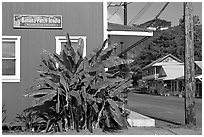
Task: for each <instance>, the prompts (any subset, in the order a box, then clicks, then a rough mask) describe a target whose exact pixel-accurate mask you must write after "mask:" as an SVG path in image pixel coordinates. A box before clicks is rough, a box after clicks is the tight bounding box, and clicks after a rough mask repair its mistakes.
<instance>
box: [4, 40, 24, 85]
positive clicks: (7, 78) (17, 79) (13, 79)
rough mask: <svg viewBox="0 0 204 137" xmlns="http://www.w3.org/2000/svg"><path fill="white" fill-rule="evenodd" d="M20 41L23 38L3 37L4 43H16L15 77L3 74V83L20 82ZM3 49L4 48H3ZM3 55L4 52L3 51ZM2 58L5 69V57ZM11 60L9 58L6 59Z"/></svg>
mask: <svg viewBox="0 0 204 137" xmlns="http://www.w3.org/2000/svg"><path fill="white" fill-rule="evenodd" d="M20 39H21V36H2V39H1V40H2V43H3V42H4V41H5V42H14V43H15V58H14V59H15V75H3V72H2V82H20ZM1 48H2V47H1ZM2 53H3V50H2ZM1 58H2V67H3V59H4V58H3V57H2V56H1ZM5 59H9V58H5ZM1 69H2V68H1Z"/></svg>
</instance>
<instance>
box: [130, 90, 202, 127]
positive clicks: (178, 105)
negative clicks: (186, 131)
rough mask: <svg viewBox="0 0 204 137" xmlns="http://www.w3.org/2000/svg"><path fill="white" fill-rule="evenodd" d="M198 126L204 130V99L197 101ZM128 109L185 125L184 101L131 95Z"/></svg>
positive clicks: (174, 98) (145, 95) (176, 98)
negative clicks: (203, 115) (203, 106)
mask: <svg viewBox="0 0 204 137" xmlns="http://www.w3.org/2000/svg"><path fill="white" fill-rule="evenodd" d="M195 103H196V124H197V125H196V126H197V127H199V128H202V99H195ZM127 107H128V108H129V109H131V110H133V111H136V112H138V113H140V114H143V115H146V116H149V117H153V118H155V119H159V120H164V121H167V122H172V123H175V124H176V123H177V124H184V123H185V122H184V119H185V111H184V99H183V98H178V97H171V96H170V97H165V96H154V95H147V94H138V93H129V94H128V105H127Z"/></svg>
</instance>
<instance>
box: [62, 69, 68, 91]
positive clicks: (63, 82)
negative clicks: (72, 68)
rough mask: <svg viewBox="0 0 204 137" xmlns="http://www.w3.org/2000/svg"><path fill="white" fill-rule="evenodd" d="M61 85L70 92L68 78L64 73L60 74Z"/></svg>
mask: <svg viewBox="0 0 204 137" xmlns="http://www.w3.org/2000/svg"><path fill="white" fill-rule="evenodd" d="M60 83H61V84H62V85H63V87H64V89H65V92H67V91H68V89H67V87H68V85H67V80H66V77H65V76H64V74H63V73H62V72H61V73H60Z"/></svg>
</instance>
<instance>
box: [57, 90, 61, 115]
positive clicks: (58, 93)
mask: <svg viewBox="0 0 204 137" xmlns="http://www.w3.org/2000/svg"><path fill="white" fill-rule="evenodd" d="M59 97H60V91H59V89H58V90H57V104H56V112H57V113H59V112H60V98H59Z"/></svg>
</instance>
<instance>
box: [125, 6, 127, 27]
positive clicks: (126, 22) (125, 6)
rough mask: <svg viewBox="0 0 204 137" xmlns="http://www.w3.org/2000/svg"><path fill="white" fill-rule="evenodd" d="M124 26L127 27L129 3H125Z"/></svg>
mask: <svg viewBox="0 0 204 137" xmlns="http://www.w3.org/2000/svg"><path fill="white" fill-rule="evenodd" d="M124 25H127V2H124Z"/></svg>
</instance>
